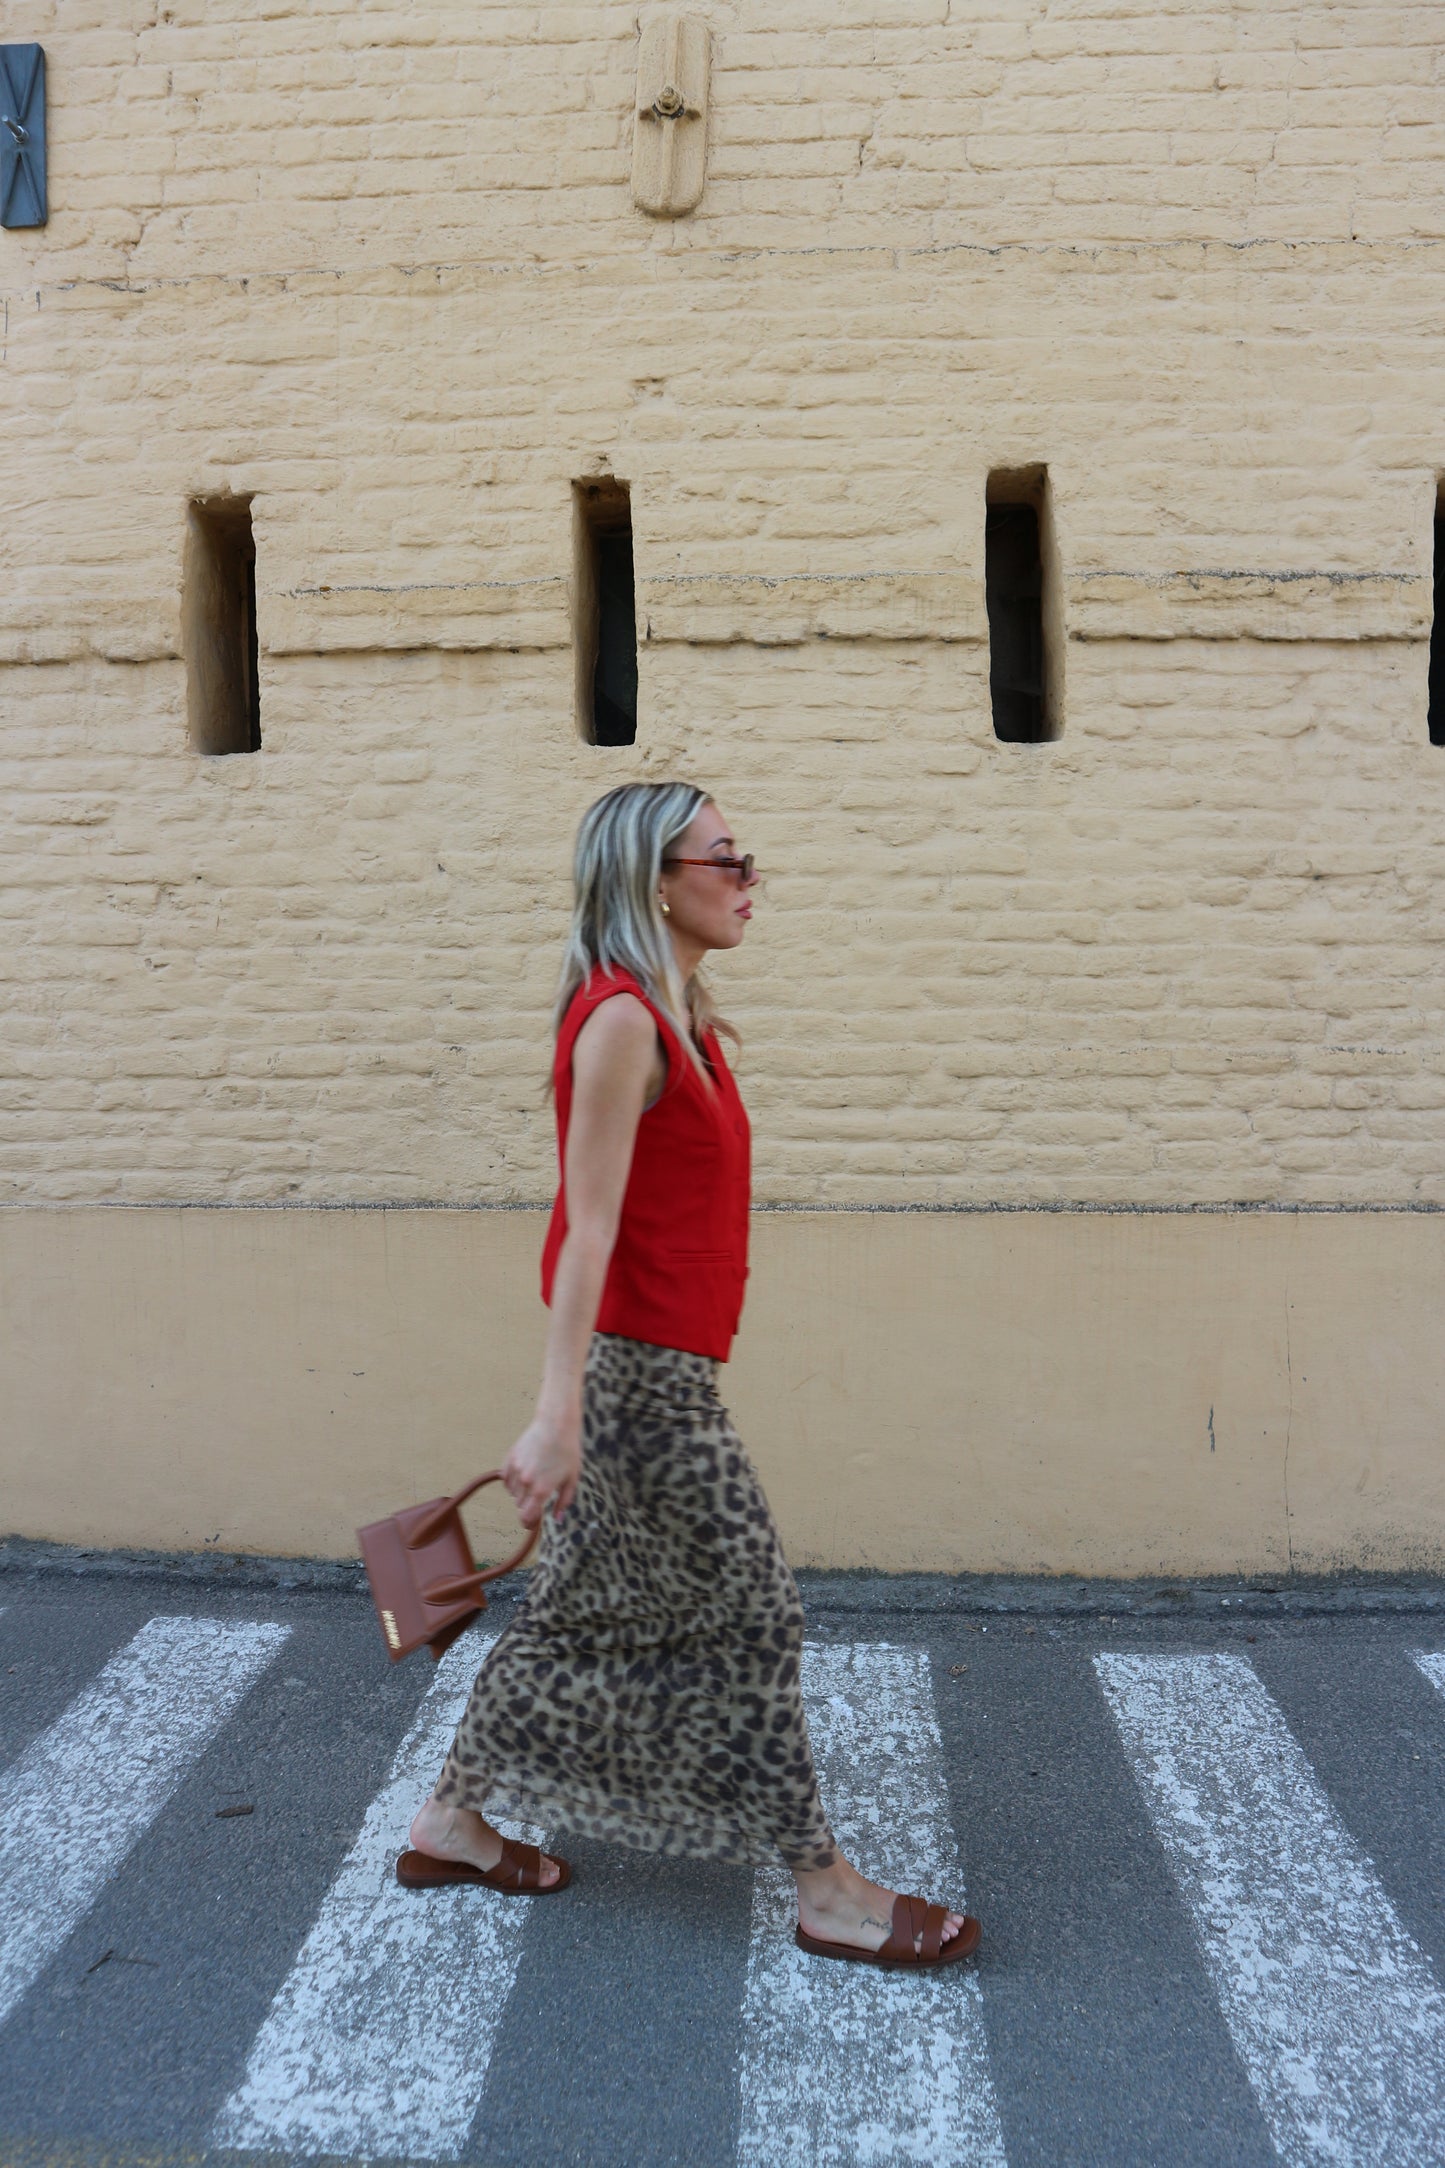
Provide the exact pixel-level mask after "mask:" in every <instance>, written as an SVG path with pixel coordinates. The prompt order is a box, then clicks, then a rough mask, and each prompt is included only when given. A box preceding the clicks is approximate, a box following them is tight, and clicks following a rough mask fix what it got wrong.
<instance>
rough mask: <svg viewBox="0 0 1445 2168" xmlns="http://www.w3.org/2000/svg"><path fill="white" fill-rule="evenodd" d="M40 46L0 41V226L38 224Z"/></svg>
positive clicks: (42, 202) (41, 188) (41, 185)
mask: <svg viewBox="0 0 1445 2168" xmlns="http://www.w3.org/2000/svg"><path fill="white" fill-rule="evenodd" d="M48 216H49V206H48V204H47V202H46V190H45V48H44V47H43V46H40V45H0V226H43V225H44V224H45V221H46V219H47V217H48Z"/></svg>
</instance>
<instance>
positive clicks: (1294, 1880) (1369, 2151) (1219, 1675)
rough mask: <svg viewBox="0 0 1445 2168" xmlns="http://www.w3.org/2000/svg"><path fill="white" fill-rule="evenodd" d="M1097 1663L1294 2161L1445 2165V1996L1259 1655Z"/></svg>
mask: <svg viewBox="0 0 1445 2168" xmlns="http://www.w3.org/2000/svg"><path fill="white" fill-rule="evenodd" d="M1094 1662H1095V1668H1096V1670H1097V1672H1098V1675H1099V1680H1100V1683H1101V1685H1102V1687H1103V1689H1104V1694H1105V1697H1106V1699H1107V1701H1108V1703H1109V1706H1110V1708H1111V1709H1112V1711H1113V1714H1114V1719H1115V1721H1116V1723H1117V1724H1118V1727H1119V1731H1120V1734H1121V1736H1122V1738H1123V1741H1124V1747H1125V1750H1126V1752H1127V1754H1128V1757H1129V1760H1130V1762H1131V1763H1132V1765H1133V1769H1134V1774H1135V1776H1136V1777H1137V1779H1138V1781H1139V1784H1140V1787H1141V1789H1142V1791H1143V1794H1144V1798H1145V1801H1146V1803H1147V1805H1148V1808H1149V1812H1150V1815H1151V1817H1152V1819H1153V1823H1154V1827H1155V1830H1156V1832H1157V1833H1158V1836H1159V1839H1160V1841H1161V1843H1162V1845H1163V1847H1164V1851H1165V1854H1166V1856H1167V1857H1168V1860H1169V1864H1170V1866H1171V1868H1172V1869H1173V1872H1174V1875H1175V1877H1176V1879H1177V1881H1178V1883H1179V1886H1180V1889H1181V1890H1182V1892H1183V1895H1184V1899H1185V1902H1186V1904H1187V1906H1188V1908H1189V1911H1190V1913H1191V1914H1192V1916H1193V1920H1194V1925H1195V1929H1196V1931H1197V1933H1198V1935H1199V1939H1200V1942H1201V1944H1202V1947H1203V1952H1204V1962H1205V1965H1206V1967H1207V1969H1208V1972H1209V1975H1210V1978H1211V1981H1212V1983H1213V1986H1214V1990H1215V1993H1216V1995H1217V1996H1218V1998H1219V2002H1220V2005H1221V2008H1222V2009H1223V2012H1224V2017H1225V2021H1226V2023H1227V2025H1228V2027H1229V2031H1230V2034H1231V2036H1232V2038H1233V2041H1234V2046H1235V2051H1236V2053H1237V2054H1238V2055H1239V2058H1240V2060H1241V2062H1242V2063H1243V2064H1244V2067H1245V2070H1246V2071H1247V2073H1248V2075H1249V2080H1250V2083H1251V2084H1252V2086H1253V2087H1254V2091H1255V2094H1256V2097H1257V2098H1258V2100H1259V2104H1260V2107H1261V2109H1262V2110H1263V2112H1264V2117H1265V2120H1266V2122H1267V2123H1268V2125H1269V2129H1270V2134H1271V2136H1272V2137H1273V2139H1274V2142H1275V2146H1276V2148H1277V2149H1278V2151H1279V2154H1280V2156H1281V2158H1282V2159H1283V2160H1284V2161H1286V2162H1287V2163H1290V2164H1292V2168H1293V2164H1299V2168H1305V2164H1309V2168H1314V2164H1316V2163H1325V2162H1329V2163H1331V2164H1339V2163H1348V2164H1351V2168H1365V2164H1378V2168H1428V2164H1431V2163H1438V2162H1439V2161H1441V2160H1442V2159H1445V1996H1442V1994H1441V1992H1440V1989H1439V1987H1438V1986H1437V1984H1436V1981H1435V1977H1434V1973H1433V1970H1432V1968H1431V1966H1430V1963H1429V1960H1428V1959H1427V1958H1426V1957H1425V1955H1424V1953H1423V1952H1422V1951H1421V1950H1420V1948H1419V1947H1418V1945H1417V1944H1416V1943H1415V1942H1414V1941H1413V1939H1412V1938H1411V1937H1410V1936H1409V1935H1408V1934H1407V1933H1406V1931H1405V1929H1404V1927H1403V1926H1402V1924H1401V1922H1400V1920H1399V1919H1398V1917H1397V1916H1396V1913H1395V1911H1394V1908H1393V1906H1392V1905H1391V1903H1390V1900H1389V1898H1388V1896H1387V1895H1386V1892H1385V1890H1384V1888H1383V1886H1382V1884H1381V1882H1380V1879H1379V1876H1378V1875H1377V1874H1376V1872H1375V1869H1374V1867H1373V1866H1372V1865H1371V1863H1370V1861H1369V1860H1368V1859H1367V1858H1366V1856H1365V1855H1364V1853H1363V1852H1362V1851H1361V1850H1360V1848H1359V1846H1358V1845H1357V1844H1356V1843H1355V1842H1354V1840H1353V1839H1352V1838H1351V1836H1350V1835H1349V1833H1348V1831H1347V1830H1346V1829H1345V1828H1344V1826H1343V1824H1342V1823H1341V1821H1340V1820H1339V1817H1338V1816H1337V1815H1336V1813H1335V1811H1334V1809H1333V1808H1332V1807H1331V1805H1330V1803H1329V1800H1328V1798H1327V1797H1326V1795H1325V1793H1324V1792H1323V1790H1322V1789H1321V1787H1320V1784H1319V1780H1318V1779H1317V1778H1316V1776H1315V1774H1314V1772H1313V1770H1312V1769H1311V1768H1310V1765H1309V1763H1308V1762H1307V1761H1306V1759H1305V1757H1304V1754H1303V1753H1302V1752H1301V1750H1300V1748H1299V1746H1298V1745H1297V1744H1296V1742H1295V1740H1294V1738H1293V1737H1292V1735H1291V1733H1290V1731H1289V1729H1288V1727H1287V1725H1286V1724H1285V1721H1284V1718H1283V1716H1282V1715H1281V1714H1280V1712H1279V1710H1278V1708H1277V1707H1276V1706H1275V1703H1274V1702H1273V1701H1272V1700H1271V1698H1270V1696H1269V1694H1268V1692H1267V1691H1266V1689H1265V1687H1264V1685H1263V1684H1262V1682H1261V1681H1260V1679H1259V1678H1258V1677H1257V1676H1256V1674H1255V1672H1254V1670H1253V1669H1252V1667H1251V1666H1250V1665H1249V1664H1248V1663H1247V1662H1246V1661H1245V1660H1244V1659H1243V1658H1242V1657H1238V1656H1229V1655H1222V1654H1221V1655H1195V1656H1132V1655H1131V1656H1123V1655H1104V1656H1098V1657H1096V1658H1095V1659H1094Z"/></svg>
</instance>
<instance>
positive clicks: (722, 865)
mask: <svg viewBox="0 0 1445 2168" xmlns="http://www.w3.org/2000/svg"><path fill="white" fill-rule="evenodd" d="M662 863H663V864H664V865H665V866H716V867H717V869H718V871H719V872H720V873H735V874H736V875H737V877H738V885H739V887H740V888H746V887H747V885H748V883H749V881H750V880H751V879H752V877H753V875H754V874H755V873H756V872H757V870H758V862H757V860H756V859H755V858H754V856H753V854H752V852H751V851H749V852H748V853H747V855H746V856H745V857H743V858H664V859H663V861H662Z"/></svg>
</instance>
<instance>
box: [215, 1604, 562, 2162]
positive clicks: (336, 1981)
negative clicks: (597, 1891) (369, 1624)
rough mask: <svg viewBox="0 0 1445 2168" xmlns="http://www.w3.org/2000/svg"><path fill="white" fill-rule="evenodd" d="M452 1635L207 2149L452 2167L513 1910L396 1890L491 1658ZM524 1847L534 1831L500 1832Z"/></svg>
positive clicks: (516, 1902)
mask: <svg viewBox="0 0 1445 2168" xmlns="http://www.w3.org/2000/svg"><path fill="white" fill-rule="evenodd" d="M491 1645H492V1641H491V1637H489V1638H488V1639H487V1640H485V1641H479V1640H477V1639H475V1638H474V1637H473V1636H472V1635H470V1634H467V1635H464V1636H463V1638H462V1639H461V1640H460V1641H459V1642H457V1643H456V1645H455V1646H454V1647H453V1648H451V1649H449V1650H448V1652H447V1654H446V1655H445V1656H444V1657H443V1659H442V1661H441V1663H440V1665H439V1666H438V1668H437V1675H436V1678H435V1679H434V1681H433V1683H432V1685H431V1687H430V1689H429V1691H428V1693H427V1695H426V1698H425V1700H424V1701H423V1702H422V1704H421V1708H420V1709H419V1711H418V1713H417V1716H416V1720H415V1722H414V1723H413V1725H412V1727H411V1730H410V1731H409V1732H408V1734H407V1736H406V1738H405V1739H404V1740H403V1741H402V1744H401V1746H400V1747H399V1748H398V1749H397V1753H396V1758H395V1760H394V1761H393V1763H392V1766H391V1773H390V1775H389V1776H388V1778H387V1781H386V1784H385V1786H384V1787H383V1789H382V1790H381V1791H380V1792H379V1793H378V1794H377V1796H376V1798H375V1799H374V1800H373V1801H372V1803H371V1805H370V1807H369V1808H368V1810H367V1813H366V1818H365V1820H364V1822H363V1823H362V1827H361V1833H360V1835H359V1836H358V1837H357V1840H356V1842H355V1844H354V1845H353V1846H352V1848H351V1851H350V1852H349V1854H348V1855H347V1858H346V1860H345V1862H344V1863H343V1865H342V1867H341V1870H340V1872H339V1873H338V1875H337V1876H336V1879H335V1881H334V1882H333V1883H332V1885H331V1888H330V1889H329V1890H328V1892H327V1894H326V1897H325V1900H324V1901H323V1903H322V1907H321V1910H320V1912H319V1914H318V1915H317V1918H316V1921H315V1924H314V1925H313V1926H312V1929H311V1932H310V1933H309V1934H308V1936H307V1938H306V1940H305V1942H304V1943H303V1945H302V1947H301V1950H300V1952H299V1954H298V1955H297V1958H296V1961H295V1963H294V1964H293V1966H292V1968H291V1971H290V1973H289V1974H288V1976H287V1978H286V1979H285V1980H284V1981H283V1982H282V1985H281V1987H280V1989H279V1991H278V1993H277V1995H276V1999H275V2001H274V2002H273V2003H272V2005H271V2009H270V2012H269V2014H268V2016H267V2017H266V2020H265V2022H264V2024H263V2025H262V2027H261V2030H260V2032H259V2033H258V2034H257V2035H256V2039H255V2041H254V2043H253V2045H252V2048H251V2053H250V2056H249V2058H248V2060H247V2064H246V2074H245V2077H244V2078H243V2080H242V2082H241V2084H240V2085H239V2086H238V2088H237V2089H236V2091H235V2092H234V2093H233V2094H232V2096H231V2098H230V2099H229V2100H228V2101H227V2102H226V2104H225V2106H224V2107H223V2108H222V2110H221V2113H220V2116H219V2118H218V2120H217V2123H216V2128H215V2134H214V2138H213V2141H212V2142H213V2143H214V2144H216V2145H218V2146H237V2147H246V2146H250V2147H255V2148H257V2149H260V2150H265V2149H268V2148H271V2149H277V2150H281V2149H284V2150H285V2151H286V2153H287V2154H288V2156H299V2157H302V2158H304V2157H306V2156H308V2155H312V2154H317V2153H342V2154H363V2155H366V2154H376V2153H380V2154H385V2155H398V2154H400V2155H404V2156H405V2157H406V2158H407V2159H409V2160H440V2159H444V2158H445V2159H449V2158H452V2157H453V2156H454V2155H455V2154H456V2153H457V2151H458V2150H459V2148H460V2147H461V2146H462V2144H463V2142H464V2140H465V2138H466V2135H467V2129H468V2126H469V2125H470V2123H471V2120H472V2117H473V2115H474V2113H475V2111H476V2107H477V2103H478V2100H479V2098H480V2096H481V2091H482V2086H483V2084H484V2082H485V2079H486V2075H487V2065H488V2063H489V2061H490V2059H491V2051H492V2040H493V2037H494V2035H495V2032H496V2029H497V2025H498V2022H499V2020H500V2018H501V2015H502V2011H503V2009H504V2007H505V2005H506V2001H507V1997H508V1995H509V1994H510V1992H511V1987H512V1981H513V1978H514V1977H515V1974H516V1969H517V1959H518V1956H519V1954H520V1950H521V1941H522V1931H523V1928H524V1926H525V1924H526V1916H527V1904H526V1902H525V1901H524V1900H521V1899H516V1898H508V1897H493V1896H488V1895H487V1893H486V1892H485V1891H479V1890H476V1889H451V1890H434V1891H431V1892H428V1893H427V1894H425V1895H422V1894H419V1893H418V1892H416V1891H414V1890H405V1889H403V1888H402V1887H401V1885H400V1884H399V1883H398V1882H397V1880H396V1876H395V1871H394V1870H395V1862H396V1855H397V1852H398V1851H399V1850H400V1849H402V1847H404V1845H405V1843H406V1838H407V1828H408V1825H409V1824H410V1822H411V1819H412V1816H413V1815H414V1814H415V1813H416V1810H417V1808H418V1806H419V1805H420V1804H421V1802H422V1800H423V1799H424V1798H425V1797H426V1795H427V1793H428V1792H429V1791H430V1790H431V1788H432V1785H433V1784H434V1783H435V1782H436V1777H437V1771H438V1769H439V1768H440V1767H441V1763H442V1759H443V1756H444V1755H445V1753H446V1750H447V1748H448V1746H449V1745H450V1744H451V1738H452V1733H453V1731H454V1730H455V1729H456V1725H457V1721H458V1719H459V1718H460V1716H461V1713H462V1710H463V1708H464V1707H465V1705H466V1700H467V1695H468V1692H469V1690H470V1687H471V1683H472V1679H473V1676H474V1674H475V1673H476V1671H477V1668H478V1666H479V1665H480V1663H481V1661H482V1658H483V1657H484V1656H485V1654H486V1652H487V1650H488V1649H489V1648H490V1647H491ZM498 1826H499V1827H500V1828H502V1829H503V1830H504V1831H505V1832H506V1834H507V1835H509V1836H513V1837H518V1836H520V1837H522V1838H523V1839H524V1840H525V1841H527V1842H529V1843H536V1842H538V1841H540V1838H539V1833H538V1832H536V1831H533V1830H528V1829H523V1828H521V1827H520V1826H519V1825H518V1824H516V1823H513V1822H502V1823H500V1824H499V1825H498Z"/></svg>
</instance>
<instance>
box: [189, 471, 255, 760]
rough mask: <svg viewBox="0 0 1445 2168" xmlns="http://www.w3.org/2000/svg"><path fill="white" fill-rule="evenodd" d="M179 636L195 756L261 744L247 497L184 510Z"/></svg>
mask: <svg viewBox="0 0 1445 2168" xmlns="http://www.w3.org/2000/svg"><path fill="white" fill-rule="evenodd" d="M181 631H182V639H183V643H184V647H185V657H186V709H187V715H188V719H189V722H190V731H191V743H192V744H193V745H194V746H195V748H196V751H197V752H198V753H254V752H256V751H257V750H258V749H259V747H260V744H261V681H260V670H259V662H260V655H259V650H258V646H257V640H256V544H255V540H254V538H253V536H252V532H251V500H250V498H249V497H206V498H198V499H196V500H194V501H193V502H192V503H191V504H190V505H189V506H188V507H187V511H186V562H185V578H184V587H183V592H182V608H181Z"/></svg>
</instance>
